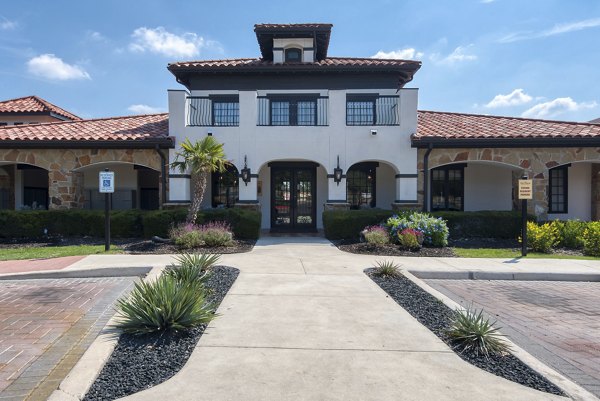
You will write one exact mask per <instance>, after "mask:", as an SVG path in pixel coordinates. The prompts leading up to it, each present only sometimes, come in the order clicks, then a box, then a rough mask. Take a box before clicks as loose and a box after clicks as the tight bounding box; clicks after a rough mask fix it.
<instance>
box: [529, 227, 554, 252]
mask: <svg viewBox="0 0 600 401" xmlns="http://www.w3.org/2000/svg"><path fill="white" fill-rule="evenodd" d="M557 244H558V228H557V227H556V224H553V223H548V224H537V223H534V222H531V221H529V222H527V245H528V246H529V248H531V249H532V250H533V251H534V252H544V253H550V252H551V251H552V248H554V247H555V246H556V245H557Z"/></svg>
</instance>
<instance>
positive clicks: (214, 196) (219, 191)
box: [210, 164, 240, 208]
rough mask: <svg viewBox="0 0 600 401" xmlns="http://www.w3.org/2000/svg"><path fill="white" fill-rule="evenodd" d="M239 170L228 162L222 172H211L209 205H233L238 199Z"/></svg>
mask: <svg viewBox="0 0 600 401" xmlns="http://www.w3.org/2000/svg"><path fill="white" fill-rule="evenodd" d="M238 183H239V172H238V169H237V168H236V167H235V166H234V165H233V164H228V165H227V166H226V167H225V171H223V172H214V173H212V174H211V191H210V192H211V196H210V199H211V206H212V207H217V208H219V207H233V206H235V204H236V203H237V201H238V200H239V193H240V192H239V185H238Z"/></svg>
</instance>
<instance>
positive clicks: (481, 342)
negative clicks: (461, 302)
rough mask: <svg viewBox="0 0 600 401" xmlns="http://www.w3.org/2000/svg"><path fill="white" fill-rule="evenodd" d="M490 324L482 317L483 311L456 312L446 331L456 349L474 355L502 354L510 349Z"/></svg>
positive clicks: (470, 309) (493, 323)
mask: <svg viewBox="0 0 600 401" xmlns="http://www.w3.org/2000/svg"><path fill="white" fill-rule="evenodd" d="M495 324H496V322H490V320H489V319H487V318H485V317H484V316H483V310H480V311H479V312H477V311H476V310H474V309H472V308H468V309H466V310H456V311H455V312H454V318H453V321H452V324H451V326H450V328H449V329H448V330H447V331H446V333H447V334H448V336H449V337H450V339H451V340H452V342H453V344H454V345H455V347H456V348H458V349H459V350H461V351H463V352H471V353H474V354H475V355H480V354H482V355H486V356H487V355H490V354H502V353H504V352H507V351H509V349H510V347H509V346H508V344H507V343H506V341H505V340H504V336H503V335H502V334H500V332H499V331H498V330H499V329H498V328H496V327H494V325H495Z"/></svg>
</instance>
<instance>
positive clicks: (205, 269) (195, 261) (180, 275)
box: [164, 253, 220, 283]
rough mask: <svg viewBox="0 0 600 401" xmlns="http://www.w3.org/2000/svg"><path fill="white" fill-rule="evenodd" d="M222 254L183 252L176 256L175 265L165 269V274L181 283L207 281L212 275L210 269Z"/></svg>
mask: <svg viewBox="0 0 600 401" xmlns="http://www.w3.org/2000/svg"><path fill="white" fill-rule="evenodd" d="M219 259H220V255H213V254H204V253H203V254H198V253H182V254H181V255H179V256H177V257H176V258H175V261H176V262H175V265H176V266H170V267H169V268H167V269H166V270H165V273H164V274H165V275H168V276H171V277H173V278H174V279H176V280H177V281H179V282H181V283H191V282H195V281H198V282H200V283H205V282H206V280H207V279H208V278H209V277H210V273H209V271H210V269H211V268H212V267H213V266H214V265H215V264H216V263H217V262H218V261H219Z"/></svg>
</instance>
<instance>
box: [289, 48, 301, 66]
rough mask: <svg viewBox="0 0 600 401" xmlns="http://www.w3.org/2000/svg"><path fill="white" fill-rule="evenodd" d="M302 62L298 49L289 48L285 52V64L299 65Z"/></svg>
mask: <svg viewBox="0 0 600 401" xmlns="http://www.w3.org/2000/svg"><path fill="white" fill-rule="evenodd" d="M301 61H302V50H300V49H298V48H295V47H294V48H291V49H286V50H285V62H286V63H300V62H301Z"/></svg>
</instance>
